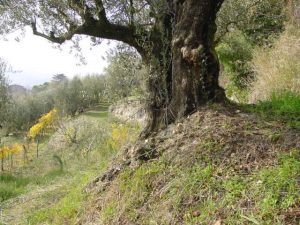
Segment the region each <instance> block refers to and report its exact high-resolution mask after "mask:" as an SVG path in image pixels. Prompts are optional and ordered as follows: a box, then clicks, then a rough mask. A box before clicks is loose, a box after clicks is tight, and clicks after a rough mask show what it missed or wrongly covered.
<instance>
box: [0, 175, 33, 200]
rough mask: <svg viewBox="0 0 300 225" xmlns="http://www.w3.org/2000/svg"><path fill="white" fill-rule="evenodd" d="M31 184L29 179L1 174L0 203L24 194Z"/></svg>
mask: <svg viewBox="0 0 300 225" xmlns="http://www.w3.org/2000/svg"><path fill="white" fill-rule="evenodd" d="M29 183H30V179H29V178H22V177H15V176H13V175H11V174H0V202H3V201H5V200H8V199H10V198H13V197H16V196H18V195H20V194H22V193H24V189H25V188H26V186H27V185H28V184H29Z"/></svg>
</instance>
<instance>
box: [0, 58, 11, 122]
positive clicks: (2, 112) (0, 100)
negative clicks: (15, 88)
mask: <svg viewBox="0 0 300 225" xmlns="http://www.w3.org/2000/svg"><path fill="white" fill-rule="evenodd" d="M7 70H8V67H7V64H6V63H5V62H4V61H3V60H2V59H1V58H0V126H1V127H2V126H3V122H4V121H5V116H6V115H7V113H6V107H7V104H8V101H9V96H8V82H7V77H6V72H7Z"/></svg>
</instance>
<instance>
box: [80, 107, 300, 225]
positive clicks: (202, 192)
mask: <svg viewBox="0 0 300 225" xmlns="http://www.w3.org/2000/svg"><path fill="white" fill-rule="evenodd" d="M137 146H138V147H137ZM299 150H300V133H299V130H296V129H290V128H287V127H286V126H284V125H283V124H281V123H280V122H275V121H274V122H266V121H264V120H261V119H259V118H258V117H257V116H255V115H251V114H247V113H243V112H241V111H240V110H237V109H236V108H228V107H220V106H210V107H207V108H205V109H203V110H202V111H199V112H196V113H194V114H193V115H191V116H190V117H188V118H187V119H185V120H183V121H178V123H177V124H174V125H171V126H169V127H168V128H167V129H166V130H163V131H161V132H160V133H158V134H156V136H155V137H153V138H150V139H148V140H145V141H144V142H142V143H139V144H137V145H135V146H131V147H128V146H127V147H126V148H124V153H123V154H121V155H120V156H119V157H118V159H116V160H115V163H114V165H113V166H112V168H111V169H110V170H108V172H107V173H106V174H104V175H103V176H100V177H98V178H97V179H95V180H94V181H93V182H92V183H90V185H89V186H88V188H87V189H88V190H89V191H92V193H93V196H94V197H93V199H94V200H93V201H91V203H90V204H89V207H86V209H85V210H84V212H83V213H82V215H81V219H80V222H79V224H105V225H107V224H114V225H115V224H122V225H126V224H128V225H129V224H139V225H141V224H145V225H146V224H147V225H148V224H160V225H161V224H213V225H220V224H232V225H237V224H270V225H271V224H272V225H273V224H278V225H279V224H293V225H297V224H299V221H300V189H299V186H300V155H299ZM149 152H151V154H148V153H149Z"/></svg>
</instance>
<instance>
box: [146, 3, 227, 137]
mask: <svg viewBox="0 0 300 225" xmlns="http://www.w3.org/2000/svg"><path fill="white" fill-rule="evenodd" d="M168 4H169V10H170V13H169V15H172V16H171V17H172V18H171V19H170V20H169V21H172V23H173V24H172V25H171V27H170V24H169V23H167V24H166V23H165V24H164V25H166V26H167V28H166V29H164V30H168V32H169V33H170V29H168V28H171V30H172V31H171V32H172V36H171V38H170V37H169V38H168V39H169V40H170V42H169V47H168V48H169V49H170V50H171V52H172V55H171V57H170V58H169V60H170V63H169V64H170V67H167V68H166V69H160V70H163V71H164V72H163V73H161V74H160V75H156V76H155V75H152V76H153V77H152V78H150V80H149V91H150V93H151V96H150V97H151V98H150V104H149V116H150V118H149V124H148V126H147V127H146V129H145V131H144V133H143V134H144V136H145V137H147V136H148V135H149V134H150V133H151V132H153V131H157V130H159V129H160V128H162V127H163V126H164V125H165V124H168V123H170V122H173V121H174V120H176V119H178V118H181V117H184V116H187V115H189V114H191V113H192V112H194V111H196V110H197V109H198V108H199V107H200V106H201V105H204V104H206V103H208V102H221V101H224V100H225V92H224V90H223V89H222V88H221V87H220V86H219V83H218V78H219V61H218V58H217V55H216V53H215V50H214V45H213V43H214V34H215V32H216V24H215V19H216V14H217V12H218V10H219V8H220V7H221V4H222V0H214V1H212V0H202V1H199V0H181V1H169V3H168ZM155 43H159V42H157V41H156V42H155ZM157 45H158V44H157ZM157 48H159V49H163V48H162V47H161V46H158V47H157ZM156 55H157V54H156ZM158 55H159V54H158ZM161 55H162V54H161ZM161 55H160V57H157V56H155V55H154V56H155V57H156V59H157V61H159V62H163V59H162V57H161ZM159 65H160V68H164V63H159Z"/></svg>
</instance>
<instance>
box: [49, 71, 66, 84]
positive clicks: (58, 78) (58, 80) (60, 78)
mask: <svg viewBox="0 0 300 225" xmlns="http://www.w3.org/2000/svg"><path fill="white" fill-rule="evenodd" d="M67 80H68V78H67V77H66V75H64V74H62V73H59V74H55V75H53V76H52V82H53V83H56V84H57V83H62V82H65V81H67Z"/></svg>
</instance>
